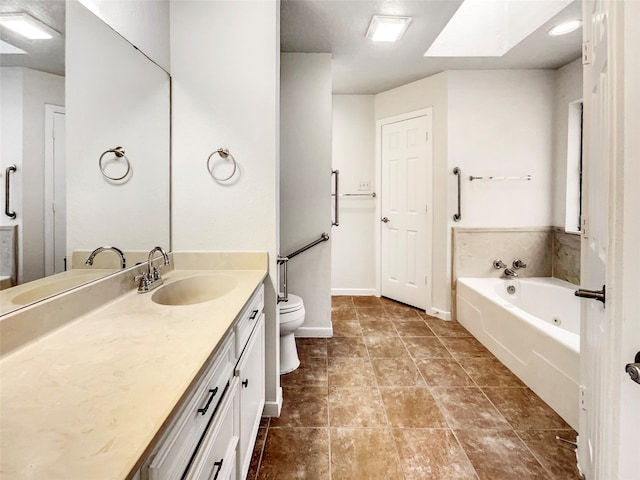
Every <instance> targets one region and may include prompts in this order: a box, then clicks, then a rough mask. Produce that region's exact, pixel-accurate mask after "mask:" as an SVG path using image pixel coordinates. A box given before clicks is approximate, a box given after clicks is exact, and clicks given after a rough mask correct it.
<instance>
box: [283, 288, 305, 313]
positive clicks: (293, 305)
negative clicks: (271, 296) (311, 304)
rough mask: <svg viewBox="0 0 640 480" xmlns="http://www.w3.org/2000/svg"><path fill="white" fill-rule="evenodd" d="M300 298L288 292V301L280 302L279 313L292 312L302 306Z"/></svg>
mask: <svg viewBox="0 0 640 480" xmlns="http://www.w3.org/2000/svg"><path fill="white" fill-rule="evenodd" d="M303 306H304V305H303V304H302V298H300V297H299V296H297V295H293V294H291V293H290V294H289V301H288V302H282V303H281V304H280V315H282V314H284V313H292V312H295V311H297V310H300V309H301V308H303Z"/></svg>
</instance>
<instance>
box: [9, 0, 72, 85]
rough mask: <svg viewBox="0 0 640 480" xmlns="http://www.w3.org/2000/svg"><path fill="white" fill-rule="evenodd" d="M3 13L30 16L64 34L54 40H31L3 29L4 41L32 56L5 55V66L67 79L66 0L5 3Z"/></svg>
mask: <svg viewBox="0 0 640 480" xmlns="http://www.w3.org/2000/svg"><path fill="white" fill-rule="evenodd" d="M0 13H28V14H30V15H31V16H33V17H35V18H37V19H38V20H40V21H41V22H43V23H45V24H46V25H48V26H49V27H51V28H53V29H54V30H55V31H57V32H59V33H60V35H58V36H56V37H54V38H52V39H50V40H27V39H25V38H24V37H22V36H20V35H18V34H16V33H14V32H12V31H11V30H9V29H6V28H0V39H2V40H3V41H5V42H7V43H10V44H11V45H13V46H15V47H18V48H20V49H22V50H24V51H25V52H27V53H28V55H14V54H11V55H9V54H2V55H0V65H1V66H3V67H28V68H33V69H35V70H40V71H43V72H49V73H54V74H56V75H64V33H65V0H2V2H1V3H0Z"/></svg>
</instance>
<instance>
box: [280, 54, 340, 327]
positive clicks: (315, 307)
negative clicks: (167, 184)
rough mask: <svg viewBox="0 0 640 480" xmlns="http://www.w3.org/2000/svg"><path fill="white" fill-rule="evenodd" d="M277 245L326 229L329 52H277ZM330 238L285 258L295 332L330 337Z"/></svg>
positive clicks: (292, 246)
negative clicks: (298, 312)
mask: <svg viewBox="0 0 640 480" xmlns="http://www.w3.org/2000/svg"><path fill="white" fill-rule="evenodd" d="M280 82H281V83H280V88H281V90H280V95H281V98H280V248H281V252H280V253H281V254H282V255H287V254H289V253H291V252H292V251H295V250H297V249H298V248H300V247H302V246H304V245H306V244H308V243H310V242H311V241H313V240H315V239H317V238H319V237H320V234H322V233H328V234H329V235H330V236H332V235H333V232H334V231H335V228H334V229H333V230H332V228H331V208H332V207H331V205H332V202H331V181H332V177H331V55H330V54H327V53H283V54H282V55H281V69H280ZM331 242H332V240H331V239H330V240H329V241H328V242H323V243H320V244H319V245H317V246H315V247H313V248H312V249H310V250H308V251H306V252H304V253H302V254H301V255H300V256H297V257H295V258H293V259H291V260H290V261H289V266H288V268H289V292H291V293H294V294H296V295H299V296H301V297H302V299H303V301H304V303H305V309H306V317H305V322H304V325H303V326H302V327H301V328H300V329H299V330H298V332H297V335H298V336H331V335H332V328H331Z"/></svg>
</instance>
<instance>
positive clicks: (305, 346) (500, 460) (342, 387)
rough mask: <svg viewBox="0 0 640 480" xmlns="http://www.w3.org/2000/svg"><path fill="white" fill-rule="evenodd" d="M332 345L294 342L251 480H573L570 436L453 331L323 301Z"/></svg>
mask: <svg viewBox="0 0 640 480" xmlns="http://www.w3.org/2000/svg"><path fill="white" fill-rule="evenodd" d="M332 319H333V329H334V338H330V339H298V340H297V343H298V353H299V355H300V360H301V365H300V367H299V368H298V369H297V370H295V371H294V372H292V373H289V374H287V375H283V376H282V388H283V394H284V405H283V409H282V414H281V416H280V418H273V419H263V421H262V424H261V427H260V430H259V435H258V439H257V441H256V447H255V449H254V454H253V460H252V465H251V470H250V472H249V476H248V478H249V479H250V480H257V479H259V480H267V479H277V480H289V479H312V480H325V479H327V480H329V479H330V480H359V479H362V480H374V479H380V480H395V479H404V480H423V479H475V480H485V479H487V480H489V479H490V480H502V479H505V480H507V479H517V480H527V479H553V480H569V479H577V478H578V473H577V470H576V468H575V455H574V453H573V450H572V449H571V448H568V447H566V446H564V445H563V444H561V443H560V442H558V441H557V440H556V439H555V437H556V435H558V436H560V437H562V438H566V439H569V440H571V441H575V437H576V433H575V432H574V431H573V430H572V429H571V427H569V426H568V425H567V424H566V423H565V422H564V421H563V420H562V419H561V418H560V417H559V416H558V415H557V414H556V413H555V412H554V411H553V410H551V409H550V408H549V407H548V406H547V405H546V404H545V403H544V402H542V400H540V399H539V398H538V397H537V396H536V395H535V394H534V393H533V392H532V391H531V390H530V389H529V388H527V387H526V386H525V385H524V384H523V383H522V382H520V380H519V379H518V378H516V377H515V376H514V375H513V374H512V373H511V372H510V371H509V370H507V369H506V368H505V367H504V366H503V365H502V364H501V363H500V362H499V361H498V360H497V359H496V358H495V357H494V356H493V355H492V354H491V353H490V352H489V351H488V350H487V349H485V348H484V347H483V346H482V345H481V344H480V343H479V342H478V341H476V340H475V339H474V338H473V337H472V336H471V335H470V334H469V333H468V332H467V331H466V330H465V329H464V328H463V327H462V326H461V325H460V324H458V323H455V322H444V321H442V320H439V319H436V318H433V317H429V316H428V315H426V314H425V313H424V312H421V311H419V310H416V309H413V308H411V307H407V306H405V305H402V304H399V303H396V302H393V301H391V300H387V299H384V298H383V299H379V298H376V297H333V299H332Z"/></svg>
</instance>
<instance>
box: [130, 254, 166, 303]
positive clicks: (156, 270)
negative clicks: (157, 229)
mask: <svg viewBox="0 0 640 480" xmlns="http://www.w3.org/2000/svg"><path fill="white" fill-rule="evenodd" d="M156 252H160V253H161V254H162V258H163V260H164V263H163V265H162V266H166V265H169V256H168V255H167V252H165V251H164V249H163V248H162V247H153V248H152V249H151V251H150V252H149V257H148V258H147V271H146V272H144V273H143V274H141V275H136V276H135V280H136V281H140V284H139V285H138V293H145V292H150V291H151V290H153V289H154V288H156V287H159V286H160V285H162V282H163V280H162V277H161V276H160V267H154V266H153V260H154V258H153V254H154V253H156Z"/></svg>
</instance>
